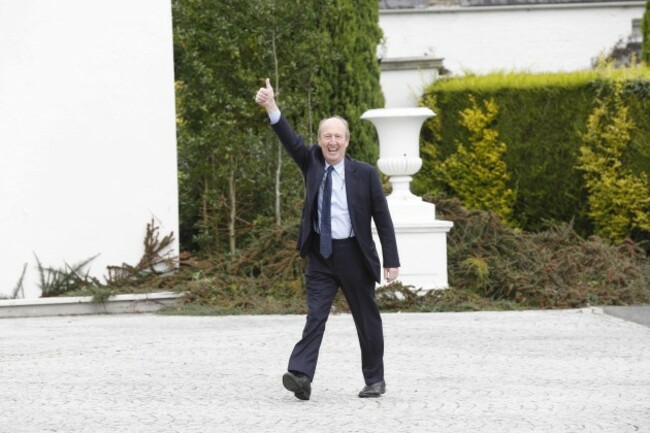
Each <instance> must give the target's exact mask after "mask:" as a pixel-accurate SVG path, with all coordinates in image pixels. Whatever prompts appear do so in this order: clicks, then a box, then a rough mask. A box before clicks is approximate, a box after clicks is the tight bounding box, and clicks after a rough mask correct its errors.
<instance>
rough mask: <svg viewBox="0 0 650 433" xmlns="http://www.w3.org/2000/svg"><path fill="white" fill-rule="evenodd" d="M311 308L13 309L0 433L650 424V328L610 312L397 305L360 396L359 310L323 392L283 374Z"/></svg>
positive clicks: (332, 341)
mask: <svg viewBox="0 0 650 433" xmlns="http://www.w3.org/2000/svg"><path fill="white" fill-rule="evenodd" d="M303 323H304V318H303V317H302V316H228V317H173V316H172V317H168V316H160V315H151V314H142V315H103V316H102V315H100V316H63V317H45V318H26V319H2V320H0V432H2V433H18V432H20V433H22V432H25V433H37V432H65V433H73V432H89V433H91V432H92V433H100V432H151V433H154V432H155V433H162V432H188V433H189V432H278V433H279V432H282V433H285V432H328V433H331V432H391V433H393V432H400V433H401V432H445V433H453V432H472V433H475V432H490V433H491V432H498V433H504V432H610V433H611V432H650V328H647V327H644V326H642V325H640V324H636V323H633V322H628V321H625V320H622V319H619V318H616V317H612V316H610V315H606V314H604V313H603V312H602V310H600V309H581V310H564V311H526V312H478V313H435V314H430V313H427V314H384V325H385V334H386V381H387V384H388V387H387V394H385V396H384V397H382V398H380V399H359V398H358V397H357V396H356V395H357V392H358V391H359V390H360V388H361V387H362V385H363V383H362V378H361V373H360V366H359V356H360V355H359V349H358V345H357V341H356V334H355V331H354V327H353V323H352V319H351V317H350V316H349V315H335V316H332V317H331V318H330V321H329V323H328V329H327V332H326V335H325V340H324V343H323V347H322V350H321V358H320V363H319V368H318V371H317V374H316V378H315V380H314V383H313V392H312V399H311V400H310V401H306V402H302V401H299V400H296V399H295V398H294V397H293V395H291V394H290V393H288V392H287V391H285V390H284V388H283V387H282V383H281V375H282V373H283V372H284V370H285V368H286V363H287V360H288V356H289V353H290V351H291V348H292V346H293V344H294V343H295V341H297V339H298V338H299V335H300V332H301V329H302V325H303Z"/></svg>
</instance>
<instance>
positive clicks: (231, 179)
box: [228, 170, 237, 254]
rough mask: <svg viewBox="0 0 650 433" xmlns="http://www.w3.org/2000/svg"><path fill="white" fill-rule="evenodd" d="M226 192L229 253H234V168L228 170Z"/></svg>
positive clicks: (235, 198) (235, 247)
mask: <svg viewBox="0 0 650 433" xmlns="http://www.w3.org/2000/svg"><path fill="white" fill-rule="evenodd" d="M228 194H229V195H230V219H229V221H228V240H229V244H230V253H231V254H235V252H236V251H237V250H236V249H237V245H236V242H235V240H236V232H235V220H236V218H237V197H236V195H235V194H236V191H235V170H230V174H229V175H228Z"/></svg>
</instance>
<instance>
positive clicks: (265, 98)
mask: <svg viewBox="0 0 650 433" xmlns="http://www.w3.org/2000/svg"><path fill="white" fill-rule="evenodd" d="M255 102H257V103H258V104H260V105H261V106H262V107H264V108H266V111H268V112H271V111H276V110H278V106H277V104H276V103H275V93H274V92H273V87H272V86H271V80H270V79H268V78H267V79H266V86H265V87H260V89H259V90H258V91H257V94H256V95H255Z"/></svg>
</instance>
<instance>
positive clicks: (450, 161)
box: [440, 95, 515, 221]
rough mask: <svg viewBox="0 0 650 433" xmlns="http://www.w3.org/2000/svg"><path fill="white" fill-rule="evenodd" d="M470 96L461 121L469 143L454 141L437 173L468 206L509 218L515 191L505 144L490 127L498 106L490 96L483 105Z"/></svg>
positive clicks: (507, 219)
mask: <svg viewBox="0 0 650 433" xmlns="http://www.w3.org/2000/svg"><path fill="white" fill-rule="evenodd" d="M469 100H470V103H471V106H470V107H469V108H466V109H465V110H463V111H462V112H461V121H460V123H461V125H462V126H464V127H465V128H466V129H467V131H468V132H469V136H468V138H467V141H468V143H469V144H468V145H463V143H460V142H457V148H456V153H454V154H452V155H450V156H449V158H447V159H446V160H445V162H444V163H443V164H442V165H441V167H440V177H441V178H442V180H443V182H445V183H446V184H447V185H449V187H450V188H451V190H452V191H453V192H454V193H455V194H456V195H457V196H458V197H459V198H460V199H461V200H462V202H463V203H464V204H465V206H467V207H468V208H471V209H482V210H491V211H493V212H495V213H496V214H498V215H499V216H500V217H501V218H502V219H503V220H504V221H510V218H511V216H512V205H513V203H514V199H515V195H514V192H513V191H512V189H510V188H508V186H507V183H508V182H509V180H510V175H509V174H508V171H507V167H506V164H505V162H503V160H502V156H503V154H504V153H505V151H506V148H507V146H506V144H505V143H503V142H500V141H499V133H498V132H497V131H496V130H495V129H492V128H491V127H490V126H491V125H492V124H493V122H494V120H495V118H496V116H497V113H498V107H497V105H496V103H495V102H494V100H493V99H490V100H485V101H483V109H482V108H481V107H480V106H479V105H478V104H477V102H476V99H475V98H474V97H473V96H471V95H470V97H469Z"/></svg>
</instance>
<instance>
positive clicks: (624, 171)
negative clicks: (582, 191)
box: [578, 81, 650, 243]
mask: <svg viewBox="0 0 650 433" xmlns="http://www.w3.org/2000/svg"><path fill="white" fill-rule="evenodd" d="M613 86H614V88H613V92H612V93H611V94H609V95H607V96H606V97H604V98H602V99H600V100H598V101H597V105H596V107H595V108H594V111H593V112H592V113H591V115H590V116H589V119H588V121H587V131H586V132H585V133H584V134H583V136H582V137H583V143H584V144H583V145H582V146H581V147H580V156H579V157H578V161H579V163H580V165H579V166H578V167H579V168H580V169H581V170H582V171H583V172H584V178H585V185H586V188H587V191H588V192H589V196H588V203H589V211H588V214H589V217H590V218H591V219H592V220H593V222H594V231H595V233H596V234H597V235H599V236H601V237H603V238H606V239H609V240H611V241H613V242H617V243H618V242H621V241H622V240H623V239H625V238H627V237H629V236H630V235H631V233H632V231H633V230H635V229H639V230H642V231H646V232H649V231H650V183H649V182H648V176H647V174H646V173H639V174H638V175H635V174H634V173H632V172H631V170H629V168H627V167H626V166H625V165H624V159H625V157H626V155H627V153H628V149H629V147H630V141H631V132H632V130H633V129H634V122H633V121H632V119H631V118H630V115H629V109H628V107H627V106H626V105H625V104H624V102H623V98H622V94H623V84H622V83H621V82H620V81H615V82H614V84H613Z"/></svg>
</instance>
